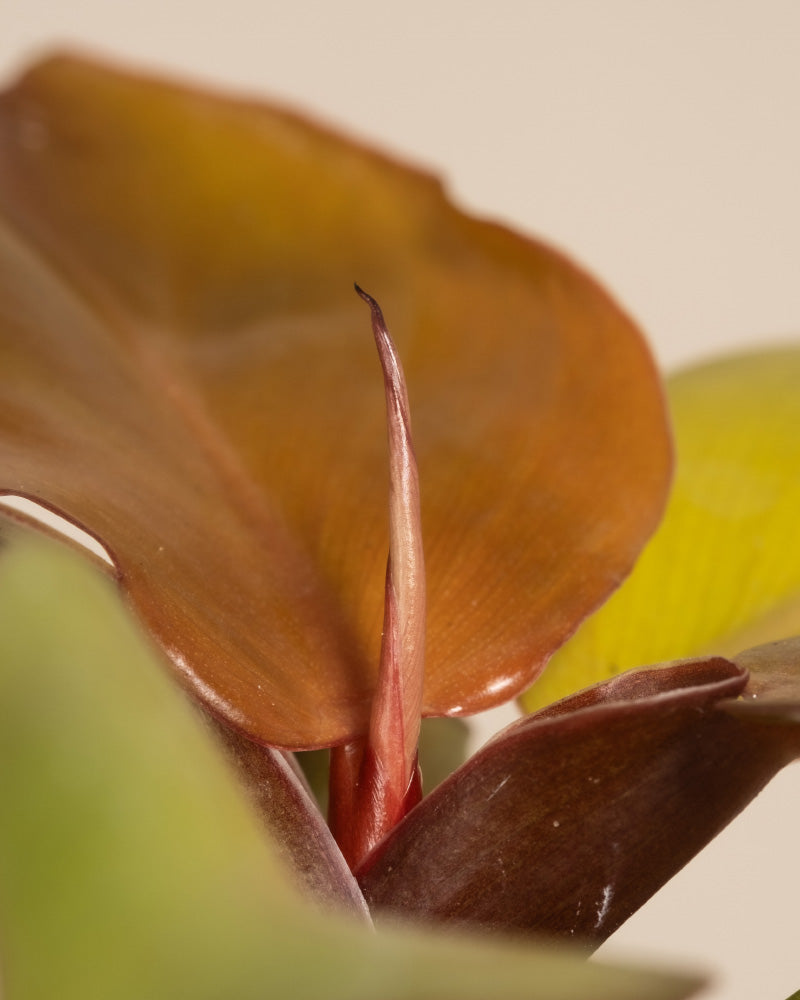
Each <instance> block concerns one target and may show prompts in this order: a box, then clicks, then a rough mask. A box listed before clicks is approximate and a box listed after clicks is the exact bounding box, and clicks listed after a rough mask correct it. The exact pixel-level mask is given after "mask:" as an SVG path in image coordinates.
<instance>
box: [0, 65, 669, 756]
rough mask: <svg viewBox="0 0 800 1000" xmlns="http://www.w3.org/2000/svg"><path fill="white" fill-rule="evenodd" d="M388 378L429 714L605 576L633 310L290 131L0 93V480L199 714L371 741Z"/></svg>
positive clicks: (637, 403)
mask: <svg viewBox="0 0 800 1000" xmlns="http://www.w3.org/2000/svg"><path fill="white" fill-rule="evenodd" d="M354 280H358V281H359V282H361V283H363V284H364V285H365V287H367V288H369V290H370V291H371V292H373V293H374V294H375V295H377V296H378V297H379V298H380V301H381V304H382V305H383V307H384V311H385V313H386V315H387V318H388V319H389V321H390V323H391V326H392V329H393V331H394V333H395V337H396V340H397V342H398V344H399V348H400V352H401V355H402V357H403V361H404V365H405V368H406V373H407V376H408V382H409V394H410V397H411V410H412V413H413V420H414V427H415V440H416V451H417V457H418V461H419V468H420V479H421V488H422V516H423V526H424V536H425V538H424V541H425V552H426V564H427V572H428V581H429V590H428V594H429V600H428V610H429V618H428V642H427V652H428V657H427V671H426V679H425V692H424V711H425V712H426V714H459V713H461V712H467V711H475V710H478V709H480V708H484V707H487V706H489V705H491V704H494V703H497V702H498V701H501V700H504V699H506V698H508V697H511V696H512V695H513V694H514V693H515V692H516V691H518V690H520V689H521V688H522V687H523V686H525V685H526V684H528V683H530V681H531V680H532V679H533V677H534V676H535V675H536V673H537V672H538V671H539V669H540V668H541V666H542V664H543V662H544V660H545V659H546V657H547V656H548V655H549V654H550V653H551V652H552V650H553V649H554V648H555V647H556V646H557V645H558V644H559V643H560V642H562V641H563V640H564V638H565V637H566V636H567V635H569V634H570V633H571V632H572V630H573V629H574V628H575V626H576V625H577V623H578V622H579V621H580V620H581V619H582V618H583V617H584V616H585V615H586V614H587V613H588V612H589V611H591V610H592V609H593V608H594V607H596V606H597V605H598V604H599V603H600V602H601V601H602V600H603V599H604V598H605V597H606V596H607V594H608V593H609V592H610V591H611V590H612V589H613V588H614V587H615V586H616V585H617V584H618V583H619V581H620V579H621V578H622V577H623V576H624V575H625V574H626V573H627V572H628V570H629V569H630V567H631V565H632V563H633V561H634V559H635V557H636V555H637V553H638V550H639V548H640V546H641V544H642V542H643V541H644V539H645V538H646V537H647V536H648V535H649V533H650V532H651V530H652V529H653V527H654V525H655V524H656V522H657V519H658V517H659V515H660V512H661V508H662V504H663V499H664V495H665V491H666V488H667V480H668V476H669V464H670V460H669V442H668V434H667V430H666V425H665V418H664V413H663V408H662V400H661V394H660V390H659V388H658V383H657V379H656V375H655V373H654V370H653V367H652V364H651V361H650V359H649V357H648V355H647V352H646V350H645V348H644V347H643V344H642V342H641V340H640V338H639V335H638V333H637V331H636V330H635V328H634V327H633V326H632V324H631V323H630V321H629V320H628V319H627V318H626V317H625V316H624V315H623V314H622V313H621V312H620V311H619V310H618V309H617V308H616V306H615V305H614V304H613V303H612V302H610V301H609V299H608V298H607V296H606V295H605V294H604V293H603V292H602V291H601V290H600V289H598V288H597V287H596V286H595V285H594V283H593V282H592V281H590V280H589V279H588V278H587V277H586V276H585V275H583V274H582V273H581V272H579V271H578V270H577V269H575V268H574V267H573V266H572V265H570V264H569V263H568V262H566V261H565V260H564V259H563V258H561V257H560V256H559V255H557V254H555V253H553V252H552V251H550V250H548V249H546V248H544V247H542V246H541V245H539V244H536V243H533V242H531V241H528V240H525V239H522V238H520V237H518V236H516V235H514V234H512V233H510V232H508V231H507V230H505V229H503V228H501V227H499V226H496V225H490V224H487V223H484V222H479V221H476V220H474V219H471V218H468V217H466V216H465V215H463V214H462V213H460V212H458V211H457V210H456V209H454V208H453V207H452V206H451V205H450V204H449V203H448V202H447V201H446V199H445V198H444V197H443V195H442V191H441V188H440V186H439V184H438V183H437V182H436V181H435V180H433V179H432V178H430V177H428V176H426V175H424V174H421V173H419V172H415V171H413V170H410V169H407V168H405V167H401V166H399V165H397V164H394V163H392V162H390V161H389V160H387V159H386V158H384V157H381V156H379V155H377V154H375V153H373V152H370V151H369V150H366V149H364V148H362V147H360V146H358V145H356V144H354V143H352V142H348V141H346V140H344V139H342V138H341V137H339V136H336V135H334V134H333V133H331V132H329V131H326V130H324V129H322V128H319V127H317V126H314V125H312V124H310V123H309V122H307V121H305V120H303V119H301V118H299V117H296V116H294V115H290V114H287V113H285V112H283V111H278V110H276V109H274V108H271V107H269V106H266V105H263V104H257V103H254V102H244V101H240V102H235V101H230V100H225V99H222V98H219V97H216V96H210V95H208V94H205V93H201V92H199V91H194V90H190V89H186V88H182V87H178V86H174V85H171V84H167V83H163V82H159V81H153V80H147V79H143V78H138V77H135V76H132V75H127V74H123V73H119V72H116V71H112V70H110V69H108V68H105V67H102V66H99V65H96V64H94V63H90V62H86V61H82V60H79V59H74V58H56V59H53V60H50V61H47V62H45V63H43V64H41V65H39V66H37V67H35V68H34V69H33V70H32V71H31V72H29V73H28V74H26V75H25V76H24V77H23V78H22V79H21V80H20V81H19V82H18V83H17V84H16V85H15V86H13V87H12V88H11V89H10V90H9V91H8V92H7V93H6V94H5V95H4V96H3V97H2V99H1V100H0V361H1V362H2V372H3V379H2V383H0V490H5V491H7V492H13V493H20V494H23V495H28V496H32V497H38V498H40V499H41V500H42V501H44V502H45V503H46V504H48V505H50V506H52V507H54V508H56V509H58V510H60V511H62V512H64V513H65V514H66V516H68V517H69V518H71V519H72V520H74V521H76V522H78V523H79V524H81V525H82V526H84V527H85V528H86V529H87V530H88V531H89V532H91V533H92V534H94V535H96V536H98V537H99V538H100V539H102V541H103V542H104V543H105V544H106V546H107V547H108V549H109V550H110V552H111V554H112V556H113V559H114V561H115V564H116V567H117V570H118V574H119V577H120V579H121V582H122V585H123V587H124V588H125V590H126V592H127V594H128V596H129V598H130V600H131V602H132V603H133V605H134V607H135V608H136V610H137V612H138V614H139V615H140V617H141V619H142V620H143V621H144V622H145V623H146V625H147V627H148V628H149V629H150V630H151V631H152V633H153V634H154V635H155V637H156V638H157V639H158V641H159V642H160V643H161V644H162V646H163V647H164V649H165V650H166V651H167V653H168V655H169V656H170V657H171V659H172V662H173V663H174V664H175V666H176V667H177V669H178V670H179V671H180V672H181V674H182V675H183V678H184V680H185V682H186V683H187V684H188V685H189V686H190V687H191V688H192V690H193V691H194V692H195V693H196V694H197V695H198V696H199V697H200V698H201V699H203V700H204V701H205V702H206V703H207V704H208V706H209V708H210V709H211V710H212V712H214V713H215V714H217V715H219V716H221V717H223V718H224V719H226V720H227V721H228V722H229V723H233V724H234V725H235V726H237V727H239V728H240V729H241V730H243V731H245V732H246V733H248V734H249V735H250V736H252V737H254V738H255V739H257V740H259V741H261V742H268V743H272V744H275V745H280V746H284V747H290V748H291V747H296V748H299V747H314V746H321V745H328V744H333V743H336V742H341V741H343V740H345V739H348V738H350V737H352V736H353V735H354V734H357V733H361V732H363V731H364V730H365V729H366V721H367V716H368V710H369V701H370V695H371V691H372V687H373V684H374V677H375V671H376V669H377V663H378V649H379V644H380V633H381V622H382V599H383V592H384V591H383V576H384V568H385V560H386V553H387V549H388V537H387V512H386V510H387V499H386V483H387V472H386V456H385V431H384V424H383V403H382V385H381V378H380V373H379V370H378V366H377V362H376V359H375V357H374V348H373V345H372V343H371V336H370V333H369V329H368V324H367V321H366V319H365V316H364V312H363V307H362V304H361V303H360V302H358V300H357V299H356V297H355V295H354V294H353V291H352V283H353V281H354Z"/></svg>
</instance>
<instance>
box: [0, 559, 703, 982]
mask: <svg viewBox="0 0 800 1000" xmlns="http://www.w3.org/2000/svg"><path fill="white" fill-rule="evenodd" d="M0 804H1V805H2V808H0V969H1V970H2V991H3V996H4V998H5V1000H51V998H53V997H59V998H60V1000H86V998H87V997H109V998H111V997H113V998H114V1000H141V998H142V997H158V998H159V1000H173V998H174V1000H178V998H181V1000H183V998H185V997H192V998H193V1000H212V998H213V1000H217V998H219V997H223V996H225V997H235V998H236V1000H249V998H252V1000H256V998H259V1000H263V997H265V996H275V997H303V998H307V1000H313V998H319V1000H375V998H376V997H382V998H386V1000H401V998H408V1000H423V998H424V1000H436V998H448V1000H465V998H466V1000H470V998H474V1000H484V998H485V997H487V996H492V997H497V998H509V1000H510V998H519V1000H522V998H523V997H525V998H534V1000H535V998H541V1000H585V998H586V997H587V996H591V997H593V998H598V1000H599V998H608V1000H626V998H629V1000H638V998H650V997H652V998H663V1000H667V998H676V1000H677V998H679V997H685V996H688V995H689V994H690V993H691V992H692V986H693V984H692V983H691V982H690V981H689V980H688V979H681V978H679V977H674V978H672V977H667V976H657V975H650V974H646V973H642V972H636V971H617V970H615V969H609V968H605V967H602V966H593V965H591V964H586V963H583V962H580V961H578V960H576V959H574V958H571V957H570V956H568V955H566V954H565V953H560V952H545V951H544V950H542V949H523V948H520V947H511V946H507V947H503V946H500V945H495V946H490V945H489V944H488V943H485V942H483V943H482V942H477V941H472V940H471V941H467V942H463V941H458V940H456V939H454V938H451V937H444V936H442V937H439V936H432V935H430V934H427V935H425V937H424V938H423V937H422V936H420V935H412V934H406V933H403V934H400V933H386V934H376V933H375V932H374V931H373V930H371V929H369V928H365V927H363V926H358V925H357V924H356V923H355V922H354V921H352V920H351V919H350V918H345V917H344V916H342V917H337V918H334V917H331V916H329V915H328V916H323V915H322V914H321V913H320V912H319V911H318V910H317V909H316V908H315V907H312V906H311V905H310V904H309V903H307V902H305V901H303V900H301V899H300V898H299V897H298V895H297V893H296V891H295V889H294V888H293V886H292V885H291V883H290V880H289V878H288V877H287V874H286V872H285V871H284V869H283V867H282V865H281V864H280V862H279V860H278V856H277V854H276V853H275V851H274V849H273V848H272V845H270V844H269V843H267V842H266V841H265V840H264V839H263V833H262V829H261V827H260V826H259V824H258V823H257V821H256V820H255V818H254V816H253V814H252V813H251V812H250V810H249V808H248V806H247V805H246V801H245V799H244V798H243V797H242V796H241V795H240V793H239V791H238V788H237V785H236V781H235V780H234V779H233V772H231V771H229V770H228V767H227V766H226V764H225V762H224V760H223V757H222V755H221V754H220V753H219V751H218V750H217V749H216V747H215V746H214V745H213V743H212V742H211V741H210V739H209V737H208V733H207V731H206V729H205V727H204V726H203V725H202V724H201V723H200V722H199V720H198V718H197V715H196V713H195V711H194V709H193V708H191V707H190V706H189V705H188V704H187V702H186V700H185V699H184V697H183V696H181V695H180V694H179V693H178V692H177V691H176V690H175V688H174V687H173V685H172V684H171V683H170V682H169V681H168V679H167V678H166V677H165V676H164V674H163V672H162V671H161V670H160V668H159V666H158V665H157V663H156V662H155V661H154V660H153V658H152V656H151V654H150V651H149V649H148V648H146V647H145V645H144V644H143V642H142V640H141V638H140V637H139V636H138V635H137V634H136V632H135V631H134V630H133V628H132V626H131V624H130V623H129V621H128V620H127V619H126V617H125V616H124V615H123V612H122V608H121V606H120V603H119V601H118V600H117V598H116V596H115V595H114V593H113V592H112V590H111V588H110V587H109V585H108V583H107V582H106V581H104V580H102V579H99V578H98V577H97V576H96V575H95V574H94V573H93V572H91V571H90V570H89V569H88V568H87V567H85V566H83V565H81V564H80V563H79V561H78V560H77V558H76V557H75V556H74V555H72V554H71V553H67V552H65V551H63V550H60V551H59V550H56V548H55V546H53V545H52V543H45V542H42V541H37V542H35V543H31V542H30V541H28V542H24V541H18V540H16V541H14V540H12V542H11V543H10V544H9V545H8V546H6V547H5V548H4V551H3V554H2V558H0Z"/></svg>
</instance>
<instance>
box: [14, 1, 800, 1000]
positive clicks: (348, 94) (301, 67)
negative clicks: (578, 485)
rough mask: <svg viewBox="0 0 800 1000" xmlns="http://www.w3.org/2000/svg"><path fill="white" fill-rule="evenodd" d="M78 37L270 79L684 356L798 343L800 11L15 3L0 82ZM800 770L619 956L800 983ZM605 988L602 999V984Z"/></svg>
mask: <svg viewBox="0 0 800 1000" xmlns="http://www.w3.org/2000/svg"><path fill="white" fill-rule="evenodd" d="M59 42H70V43H73V44H77V45H79V46H82V47H87V48H90V49H92V48H93V49H96V50H97V51H99V52H102V53H105V54H107V55H116V56H118V57H120V58H123V57H124V58H127V59H130V60H134V61H135V62H138V63H140V64H142V65H144V66H151V67H154V68H161V69H168V70H170V71H172V72H179V73H183V74H189V75H190V76H192V77H196V78H198V79H200V80H205V81H210V82H218V83H219V84H223V85H225V86H228V87H232V88H238V89H244V90H246V91H251V92H255V93H257V94H263V95H271V96H273V97H275V98H278V99H279V100H281V101H284V102H287V103H289V104H291V105H295V106H299V107H303V108H306V109H309V110H312V111H313V112H315V113H316V114H317V115H319V116H322V117H324V118H327V119H328V120H329V121H331V122H334V123H337V124H339V125H340V126H344V127H345V128H346V129H348V130H350V131H352V132H354V133H356V134H360V135H362V136H364V137H368V138H370V140H371V141H373V142H375V143H378V144H380V145H382V146H383V147H385V148H387V149H389V150H390V151H395V152H397V153H399V154H401V155H403V156H404V157H407V158H412V159H414V160H416V161H418V162H420V163H422V164H424V165H427V166H429V167H432V168H435V169H436V170H437V171H438V172H439V173H440V174H442V175H444V177H445V178H446V179H447V182H448V184H449V187H450V190H451V191H452V193H453V194H454V196H455V197H456V198H457V200H458V201H459V202H460V203H461V204H462V205H464V206H467V207H469V208H470V209H472V210H474V211H476V212H479V213H482V214H486V215H490V216H493V217H495V218H499V219H502V220H506V221H509V222H513V224H514V225H515V226H517V227H518V228H521V229H524V230H528V231H530V232H534V233H536V234H538V235H540V236H544V237H546V238H547V239H549V240H550V241H552V242H554V243H556V244H558V245H559V246H561V247H562V248H564V249H567V250H568V251H569V252H570V253H571V254H572V255H573V256H575V257H576V258H577V259H578V260H580V261H582V262H583V263H584V264H585V265H586V266H588V267H589V268H590V269H591V270H593V271H594V273H595V274H596V275H597V276H598V277H600V278H601V279H602V280H604V281H605V283H606V284H607V285H608V286H609V287H610V288H611V289H613V290H614V291H615V293H616V295H617V296H618V298H619V299H620V300H621V301H622V302H623V303H624V304H625V305H626V306H627V308H628V309H629V310H630V311H631V312H632V313H633V314H634V315H635V316H636V317H637V318H638V320H639V321H640V322H641V323H642V325H643V326H644V328H645V329H646V330H647V331H648V333H649V336H650V338H651V341H652V343H653V345H654V348H655V351H656V353H657V355H658V357H659V359H660V361H661V362H662V363H663V364H664V365H665V366H668V367H673V366H675V365H676V364H678V363H683V362H685V361H687V360H691V359H694V358H697V357H701V356H706V355H708V354H711V353H713V352H715V351H717V350H721V349H730V348H733V347H737V346H739V345H753V344H758V343H767V342H771V341H774V340H778V339H782V338H786V337H790V336H791V335H792V334H796V335H798V336H800V281H798V264H800V195H798V190H797V187H798V179H799V178H800V140H798V124H799V123H800V59H799V58H798V56H799V55H800V4H797V3H792V2H783V3H781V2H777V0H765V2H755V0H751V2H742V0H739V2H737V0H728V2H712V0H662V2H655V0H653V2H648V0H638V2H637V0H597V2H592V0H560V2H555V0H552V2H551V0H529V2H527V3H526V2H523V0H495V2H492V3H486V2H484V3H476V2H472V0H461V2H455V0H428V2H423V0H405V2H404V3H402V4H400V5H397V6H392V7H390V6H388V5H382V4H380V3H378V2H376V0H372V2H367V0H346V2H345V0H343V2H338V3H337V2H329V3H326V2H325V0H295V2H294V3H293V4H292V5H291V6H290V5H289V3H288V2H286V0H284V2H281V3H277V2H273V0H218V2H211V0H194V2H192V3H179V2H177V0H136V2H133V0H131V2H124V0H105V2H103V0H72V2H64V0H0V74H2V76H3V78H8V76H9V75H10V74H11V73H12V72H14V71H15V70H17V69H18V68H20V67H21V66H22V65H23V64H24V62H25V61H26V60H28V59H29V58H31V57H32V56H33V55H34V54H35V53H36V52H39V51H44V50H46V49H48V48H50V47H51V46H53V45H54V44H56V43H59ZM799 792H800V767H799V766H795V767H794V768H792V769H790V770H789V771H787V772H784V774H783V775H781V776H780V777H779V778H778V779H776V781H775V782H773V784H772V785H771V786H770V788H769V789H768V790H767V792H765V793H764V794H763V795H762V796H761V798H760V799H759V801H758V802H757V803H756V804H755V805H754V806H752V807H751V808H750V809H749V810H748V811H747V813H746V814H745V815H744V816H743V817H742V818H741V819H740V820H739V821H738V822H736V823H735V824H734V825H733V826H732V827H731V828H730V829H729V830H728V831H726V833H725V834H724V835H723V836H722V837H720V838H718V840H717V841H716V842H715V843H714V844H713V845H712V846H711V847H710V848H709V849H708V850H707V851H706V852H704V854H703V855H702V856H701V857H700V858H698V859H697V860H696V861H695V862H693V863H692V864H690V865H689V866H688V867H687V868H686V869H685V870H684V872H682V873H681V874H680V875H679V876H678V877H676V878H675V879H674V880H673V881H672V882H671V883H670V885H669V886H667V887H666V888H665V889H664V890H663V891H662V892H661V893H660V894H659V895H658V896H657V897H656V898H655V899H654V900H653V901H651V903H649V904H648V905H647V906H646V907H644V908H643V910H642V911H641V912H640V913H639V914H637V915H636V916H635V917H634V918H633V919H632V920H631V921H630V922H629V924H628V925H626V927H624V928H623V929H622V931H620V932H619V933H618V934H617V935H616V937H615V939H614V940H612V942H610V943H609V944H608V945H607V946H606V947H605V948H604V949H603V951H602V954H605V955H606V956H608V957H612V956H613V957H620V956H622V957H625V958H631V957H633V958H637V957H639V958H642V957H653V956H654V957H656V958H657V959H659V958H660V959H661V960H665V959H671V958H679V959H681V960H683V961H684V962H685V963H686V964H688V965H690V966H692V965H693V966H700V967H703V968H709V967H710V968H711V969H712V970H714V971H715V972H716V975H717V981H716V985H715V987H714V988H713V989H711V990H708V991H707V992H705V993H703V1000H785V998H786V997H788V995H789V994H790V993H792V991H793V990H795V989H798V988H800V947H798V937H800V935H798V917H797V912H798V911H797V905H796V899H797V896H798V889H800V870H799V869H798V861H797V851H796V844H797V841H798V835H799V834H800V806H798V802H799V801H800V796H799V795H798V793H799ZM587 1000H588V998H587Z"/></svg>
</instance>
